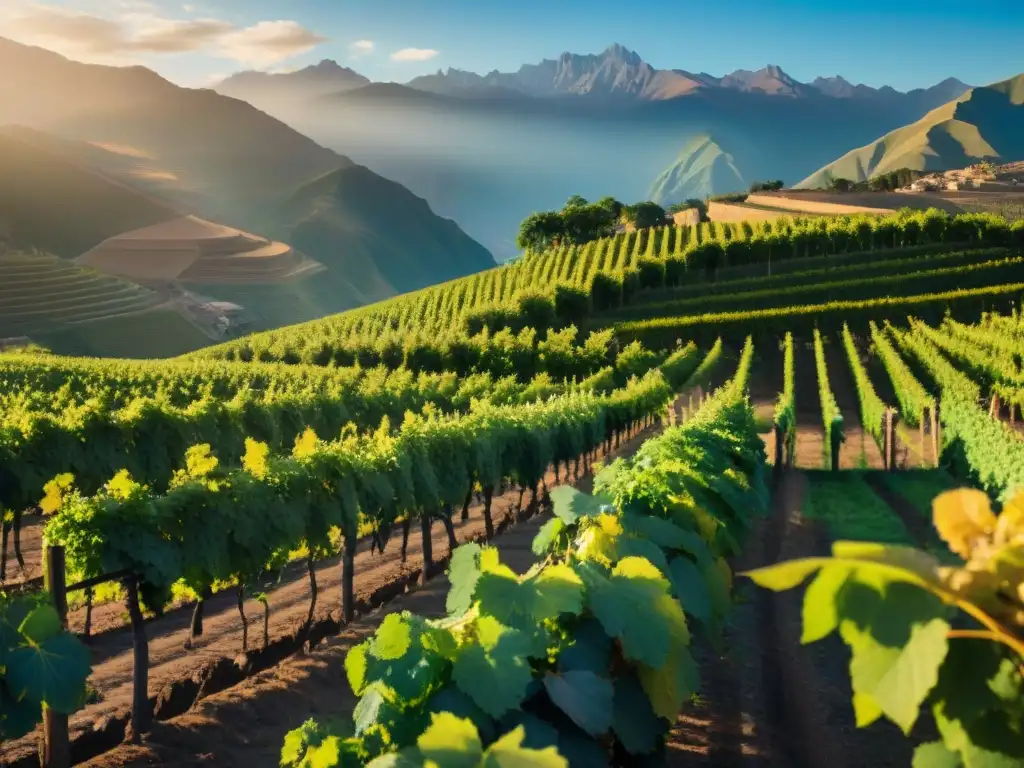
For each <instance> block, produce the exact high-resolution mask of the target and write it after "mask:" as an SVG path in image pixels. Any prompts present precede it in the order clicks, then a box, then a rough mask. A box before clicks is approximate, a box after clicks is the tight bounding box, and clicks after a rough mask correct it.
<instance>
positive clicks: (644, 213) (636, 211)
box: [627, 200, 668, 229]
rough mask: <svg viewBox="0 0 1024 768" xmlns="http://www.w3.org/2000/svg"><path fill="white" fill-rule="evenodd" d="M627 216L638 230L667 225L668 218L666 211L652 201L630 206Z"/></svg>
mask: <svg viewBox="0 0 1024 768" xmlns="http://www.w3.org/2000/svg"><path fill="white" fill-rule="evenodd" d="M627 215H628V216H629V220H630V221H631V222H632V223H633V226H635V227H636V228H637V229H648V228H650V227H657V226H660V225H662V224H665V222H666V219H667V218H668V216H667V214H666V213H665V209H664V208H662V207H661V206H660V205H658V204H657V203H654V202H651V201H650V200H645V201H643V202H640V203H636V204H635V205H630V206H628V207H627Z"/></svg>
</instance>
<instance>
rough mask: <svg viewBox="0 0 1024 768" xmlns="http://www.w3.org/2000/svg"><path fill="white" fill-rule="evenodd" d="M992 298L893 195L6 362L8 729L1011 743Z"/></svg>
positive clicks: (102, 759)
mask: <svg viewBox="0 0 1024 768" xmlns="http://www.w3.org/2000/svg"><path fill="white" fill-rule="evenodd" d="M1022 295H1024V225H1022V224H1020V223H1017V224H1010V223H1009V222H1007V221H1006V220H1004V219H1001V218H999V217H996V216H994V215H990V214H961V215H957V216H949V215H946V214H944V213H941V212H939V211H926V212H910V211H905V212H900V213H897V214H892V215H885V216H860V215H856V216H845V217H837V218H827V217H815V218H811V219H798V218H794V219H779V220H775V221H772V222H754V223H748V222H740V223H735V224H731V223H730V224H721V223H717V224H716V223H710V224H702V225H699V226H696V227H666V228H662V229H653V230H638V231H637V232H633V233H622V234H619V235H616V236H615V237H612V238H607V239H604V240H596V241H593V242H590V243H586V244H583V245H574V246H565V247H561V248H555V249H552V250H550V251H545V252H543V253H528V254H526V255H525V256H524V257H523V258H522V259H520V260H518V261H517V262H515V263H513V264H510V265H507V266H505V267H500V268H496V269H493V270H490V271H488V272H485V273H482V274H478V275H475V276H472V277H468V278H464V279H462V280H457V281H453V282H450V283H447V284H444V285H440V286H436V287H434V288H429V289H426V290H423V291H419V292H417V293H414V294H409V295H407V296H403V297H398V298H396V299H392V300H390V301H387V302H383V303H381V304H377V305H372V306H369V307H365V308H362V309H358V310H354V311H351V312H347V313H344V314H342V315H338V316H335V317H329V318H325V319H323V320H319V321H316V322H313V323H307V324H304V325H301V326H294V327H292V328H284V329H280V330H277V331H271V332H265V333H260V334H254V335H252V336H248V337H244V338H241V339H237V340H234V341H232V342H229V343H226V344H223V345H220V346H216V347H211V348H209V349H206V350H203V351H201V352H197V353H193V354H190V355H187V356H185V357H184V358H180V359H176V360H161V361H143V360H139V361H125V360H103V359H88V358H66V357H58V356H54V355H48V354H44V353H32V352H29V353H22V354H6V355H0V384H2V386H0V392H2V394H0V419H2V422H0V468H2V472H0V504H2V506H3V508H4V510H6V512H5V515H4V526H3V561H2V563H0V571H2V573H3V578H4V585H5V588H6V589H7V590H8V591H9V594H8V596H7V597H6V598H4V601H3V602H2V604H0V627H6V628H7V629H5V631H4V632H3V633H0V638H2V642H3V643H4V645H3V647H2V648H0V660H2V659H8V660H9V661H7V662H6V664H5V665H4V666H0V672H2V675H3V676H2V677H0V696H2V697H3V698H2V701H3V703H4V709H3V714H2V716H0V735H2V737H3V739H4V742H3V746H2V748H3V750H4V753H3V754H4V758H5V760H6V761H7V762H8V763H9V764H12V765H26V766H27V765H29V764H33V765H34V764H36V763H38V760H39V758H38V752H37V749H38V745H39V743H40V741H42V742H43V743H44V745H45V747H46V749H48V750H50V751H51V752H52V753H53V754H55V755H56V757H55V758H54V759H55V760H57V762H51V764H53V765H57V764H61V763H60V760H59V757H60V754H61V750H64V754H65V755H73V756H74V759H75V760H76V761H77V760H82V761H85V760H93V762H92V763H91V764H95V765H99V764H116V765H151V764H167V765H173V764H187V763H189V762H192V761H195V760H196V759H200V758H199V756H205V757H204V758H202V759H212V760H214V761H215V762H216V763H218V764H231V765H233V764H241V763H243V762H244V763H246V764H250V765H276V764H280V765H283V766H300V765H302V766H307V765H322V766H334V765H374V766H384V765H397V764H401V765H406V764H408V765H444V766H447V765H484V764H487V765H510V764H530V765H545V766H547V765H550V766H566V765H571V766H588V767H589V766H600V765H608V766H612V765H615V766H619V765H637V764H645V765H647V764H663V765H672V766H711V765H715V766H718V765H739V764H741V763H743V762H744V761H746V760H748V759H751V758H752V757H756V758H757V759H758V760H759V761H761V762H762V763H763V764H765V765H773V766H775V765H777V766H818V765H842V766H851V768H852V766H863V765H872V766H875V765H877V766H881V765H904V766H910V765H914V766H947V765H950V766H951V765H989V764H992V765H996V764H998V765H1024V722H1022V720H1021V717H1020V707H1019V702H1020V701H1021V699H1022V697H1024V678H1022V668H1024V666H1022V665H1024V619H1022V616H1024V598H1022V595H1024V591H1022V588H1021V584H1022V579H1021V571H1020V569H1019V568H1017V567H1016V566H1014V565H1013V564H1014V563H1017V562H1019V561H1020V558H1021V556H1022V549H1024V523H1022V518H1021V515H1020V514H1019V510H1020V509H1021V508H1022V507H1021V506H1020V505H1021V504H1022V503H1024V501H1022V500H1021V497H1020V496H1019V494H1020V493H1021V492H1024V442H1022V440H1024V435H1022V431H1024V415H1022V409H1024V369H1022V362H1024V321H1022V319H1021V316H1020V314H1019V313H1018V311H1017V310H1018V307H1019V304H1018V301H1019V299H1020V297H1021V296H1022ZM44 541H45V545H44ZM44 564H45V565H46V567H45V568H44ZM44 570H45V571H47V573H48V576H47V582H46V586H47V587H48V590H47V591H44V590H43V586H44V584H43V578H42V574H43V571H44ZM804 584H807V585H809V586H808V587H807V589H806V591H804V592H803V593H802V595H801V594H800V593H799V592H798V591H797V588H798V587H800V586H801V585H804ZM11 660H13V661H11ZM965 691H968V692H969V695H970V701H971V707H970V708H965V707H964V706H962V702H963V701H964V695H965V693H964V692H965ZM44 705H45V706H44ZM44 714H45V717H44ZM879 720H886V721H888V723H887V724H883V723H879V722H877V721H879ZM98 724H101V725H98ZM892 725H895V726H897V727H891V726H892ZM69 745H70V746H69ZM70 759H71V758H70V757H68V758H67V760H65V762H64V764H67V762H69V761H70Z"/></svg>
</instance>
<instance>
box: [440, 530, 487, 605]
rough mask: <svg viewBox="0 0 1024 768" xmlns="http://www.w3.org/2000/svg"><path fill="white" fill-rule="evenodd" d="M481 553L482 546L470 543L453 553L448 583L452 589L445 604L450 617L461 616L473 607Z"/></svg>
mask: <svg viewBox="0 0 1024 768" xmlns="http://www.w3.org/2000/svg"><path fill="white" fill-rule="evenodd" d="M480 552H481V548H480V545H479V544H476V543H475V542H470V543H468V544H463V545H462V546H460V547H458V548H457V549H456V550H455V552H453V553H452V559H451V562H450V564H449V566H448V581H449V582H450V583H451V589H450V590H449V592H448V599H447V602H446V603H445V609H446V610H447V611H448V614H449V615H450V616H461V615H462V614H464V613H465V612H466V611H468V610H469V609H470V607H471V606H472V605H473V594H474V592H475V591H476V582H477V579H479V578H480V566H479V564H478V557H479V555H480Z"/></svg>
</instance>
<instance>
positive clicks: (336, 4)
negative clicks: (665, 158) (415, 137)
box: [0, 0, 1024, 90]
mask: <svg viewBox="0 0 1024 768" xmlns="http://www.w3.org/2000/svg"><path fill="white" fill-rule="evenodd" d="M0 36H3V37H9V38H11V39H14V40H18V41H19V42H24V43H28V44H33V45H39V46H42V47H45V48H50V49H52V50H55V51H58V52H59V53H62V54H64V55H65V56H68V57H69V58H73V59H78V60H82V61H90V62H95V63H102V64H115V65H128V64H142V65H144V66H148V67H150V68H152V69H154V70H156V71H157V72H159V73H160V74H161V75H163V76H164V77H167V78H168V79H170V80H172V81H174V82H176V83H178V84H181V85H186V86H193V87H201V86H207V85H211V84H213V83H215V82H217V81H218V80H220V79H223V78H224V77H226V76H228V75H230V74H232V73H234V72H238V71H241V70H244V69H260V70H268V71H275V72H284V71H290V70H293V69H298V68H301V67H303V66H307V65H309V64H313V63H316V62H318V61H320V60H322V59H325V58H330V59H334V60H336V61H337V62H338V63H340V64H342V65H345V66H349V67H352V68H353V69H355V70H357V71H359V72H361V73H362V74H364V75H366V76H367V77H369V78H371V79H373V80H385V81H387V80H392V81H397V82H405V81H408V80H410V79H411V78H413V77H416V76H417V75H421V74H426V73H429V72H434V71H436V70H438V69H447V68H448V67H454V68H458V69H468V70H471V71H475V72H480V73H484V72H488V71H490V70H492V69H498V70H501V71H514V70H516V69H518V68H519V66H520V65H521V64H524V63H534V62H537V61H540V60H541V59H544V58H556V57H557V56H558V55H559V54H560V53H562V52H563V51H571V52H573V53H597V52H599V51H601V50H603V49H605V48H607V47H608V46H609V45H611V44H612V43H621V44H623V45H625V46H626V47H627V48H630V49H633V50H635V51H637V52H638V53H639V54H640V55H641V57H642V58H643V59H644V60H646V61H647V62H649V63H650V64H651V65H652V66H654V67H657V68H663V69H669V68H677V69H684V70H689V71H693V72H701V71H703V72H708V73H710V74H713V75H723V74H726V73H727V72H731V71H733V70H736V69H759V68H761V67H763V66H765V65H766V64H778V65H779V66H781V67H782V68H783V69H784V70H785V71H786V72H788V73H789V74H790V75H791V76H793V77H795V78H797V79H798V80H803V81H807V80H813V79H814V78H815V77H817V76H830V75H836V74H839V75H842V76H844V77H845V78H846V79H848V80H850V81H852V82H856V83H866V84H867V85H871V86H875V87H878V86H881V85H891V86H893V87H895V88H898V89H899V90H909V89H911V88H917V87H927V86H929V85H932V84H934V83H936V82H938V81H940V80H942V79H944V78H946V77H957V78H959V79H961V80H963V81H964V82H967V83H969V84H971V85H982V84H986V83H991V82H995V81H998V80H1002V79H1005V78H1007V77H1010V76H1013V75H1016V74H1019V73H1021V72H1024V45H1022V44H1021V41H1022V40H1024V1H1022V0H971V2H963V0H956V1H955V2H953V1H951V0H930V2H929V1H928V0H857V2H855V3H845V2H838V1H837V0H817V2H810V1H809V0H723V1H721V2H710V3H709V2H706V1H705V2H702V3H693V2H686V0H646V2H643V3H642V4H639V3H638V4H637V5H636V6H635V7H631V5H630V4H629V3H624V2H622V0H586V1H585V2H584V1H583V0H430V1H428V0H278V1H277V2H272V0H192V1H191V2H182V1H181V0H0Z"/></svg>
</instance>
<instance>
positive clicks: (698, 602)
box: [668, 555, 711, 625]
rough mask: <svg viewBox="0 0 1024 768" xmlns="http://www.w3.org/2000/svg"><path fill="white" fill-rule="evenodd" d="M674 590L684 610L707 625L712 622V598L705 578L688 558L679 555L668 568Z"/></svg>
mask: <svg viewBox="0 0 1024 768" xmlns="http://www.w3.org/2000/svg"><path fill="white" fill-rule="evenodd" d="M668 575H669V578H670V579H671V581H672V589H673V591H674V592H675V593H676V596H677V597H678V598H679V602H681V603H682V604H683V610H684V611H685V612H686V613H688V614H690V615H691V616H693V617H694V618H695V619H697V620H698V621H700V622H702V623H703V624H705V625H707V624H709V623H710V621H711V597H710V595H709V594H708V588H707V586H706V585H705V583H704V577H703V575H702V574H701V572H700V571H699V570H698V569H697V566H696V565H695V564H694V562H693V561H692V560H690V559H689V558H688V557H684V556H682V555H679V556H677V557H675V558H673V560H672V562H671V563H669V566H668Z"/></svg>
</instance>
